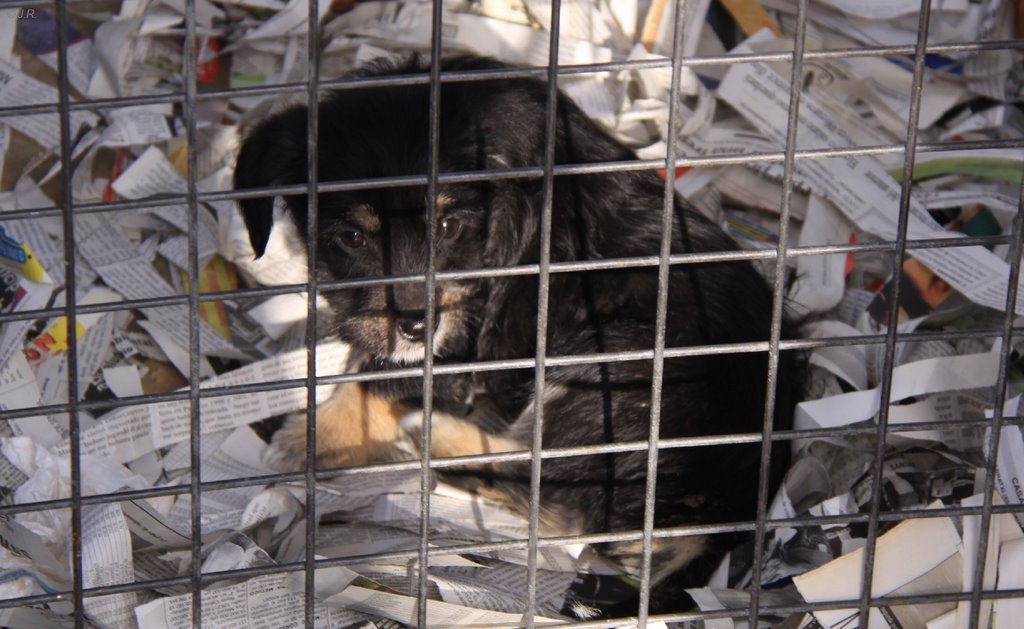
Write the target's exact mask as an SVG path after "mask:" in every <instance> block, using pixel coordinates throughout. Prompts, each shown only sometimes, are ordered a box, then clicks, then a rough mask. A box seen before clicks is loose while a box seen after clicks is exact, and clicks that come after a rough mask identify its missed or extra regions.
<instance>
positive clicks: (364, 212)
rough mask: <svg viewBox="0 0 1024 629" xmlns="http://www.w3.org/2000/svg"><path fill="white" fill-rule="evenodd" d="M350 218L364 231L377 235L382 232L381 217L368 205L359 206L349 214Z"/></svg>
mask: <svg viewBox="0 0 1024 629" xmlns="http://www.w3.org/2000/svg"><path fill="white" fill-rule="evenodd" d="M348 218H349V220H351V221H352V222H353V223H355V224H356V225H359V226H360V227H362V228H363V231H365V232H368V233H371V234H375V233H377V232H379V231H380V217H379V216H377V213H376V212H374V211H373V208H371V207H370V206H368V205H357V206H356V207H354V208H352V209H351V210H350V211H349V213H348Z"/></svg>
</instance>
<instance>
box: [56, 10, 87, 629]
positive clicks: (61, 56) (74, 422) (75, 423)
mask: <svg viewBox="0 0 1024 629" xmlns="http://www.w3.org/2000/svg"><path fill="white" fill-rule="evenodd" d="M65 2H66V0H57V2H56V4H55V13H56V18H57V25H56V28H57V74H58V77H57V78H58V81H59V84H58V88H59V89H58V103H57V105H58V107H57V109H58V115H59V116H60V162H61V183H62V185H63V186H64V191H63V196H64V198H63V199H62V200H61V205H62V206H63V207H62V208H61V210H62V212H61V218H62V226H63V231H64V292H65V296H66V297H65V300H64V316H65V317H66V319H67V329H68V330H70V331H71V332H70V333H69V334H68V340H67V343H68V348H67V361H68V362H67V365H68V393H67V395H68V434H69V438H70V440H71V452H70V454H69V455H68V456H70V457H71V461H70V468H71V469H70V477H69V483H70V485H71V587H72V595H71V599H72V602H73V604H74V623H75V628H76V629H80V628H81V627H84V626H85V607H84V605H83V596H82V587H83V584H82V462H81V458H80V454H81V443H79V441H80V438H81V424H80V422H79V419H80V418H79V416H78V334H76V333H75V332H74V331H75V330H77V329H78V324H77V313H76V306H77V304H76V303H75V302H76V296H75V293H76V292H77V289H78V286H77V284H76V282H75V215H74V195H73V194H72V184H71V174H72V173H71V169H72V165H71V113H70V112H71V94H70V92H69V89H70V87H69V85H70V82H69V78H68V33H67V23H68V22H67V20H68V16H67V5H66V4H65Z"/></svg>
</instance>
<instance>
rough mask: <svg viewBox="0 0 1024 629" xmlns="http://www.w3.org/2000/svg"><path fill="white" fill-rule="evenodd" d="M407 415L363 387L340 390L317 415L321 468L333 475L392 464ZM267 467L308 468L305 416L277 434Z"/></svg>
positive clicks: (298, 416)
mask: <svg viewBox="0 0 1024 629" xmlns="http://www.w3.org/2000/svg"><path fill="white" fill-rule="evenodd" d="M406 412H408V409H407V408H406V407H404V406H402V405H401V404H399V403H397V402H394V401H392V400H389V399H386V398H383V397H381V396H379V395H375V394H373V393H371V392H370V391H368V390H367V388H366V387H365V386H363V385H362V384H360V383H358V382H351V383H347V384H344V385H341V386H340V387H339V388H338V390H337V391H336V392H335V393H334V395H332V396H331V398H330V399H329V400H327V401H326V402H324V403H323V404H321V405H320V406H318V407H317V409H316V466H317V468H318V469H321V470H322V469H331V468H337V467H347V466H352V465H362V464H366V463H374V462H381V461H391V460H394V459H395V458H396V457H398V456H399V452H398V450H397V449H396V445H397V444H398V442H399V441H400V440H402V439H403V438H404V433H403V431H402V430H401V428H400V426H399V421H400V420H401V418H402V416H403V415H404V414H405V413H406ZM267 462H268V463H269V464H270V465H271V466H272V467H274V468H275V469H280V470H299V469H302V468H303V466H304V465H305V462H306V415H305V414H304V413H303V414H296V415H291V416H289V417H288V419H287V420H285V424H284V426H283V427H282V428H281V429H280V430H278V431H277V432H276V433H275V434H274V438H273V442H272V444H271V448H270V450H269V451H268V455H267Z"/></svg>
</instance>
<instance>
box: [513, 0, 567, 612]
mask: <svg viewBox="0 0 1024 629" xmlns="http://www.w3.org/2000/svg"><path fill="white" fill-rule="evenodd" d="M561 22H562V2H561V0H554V1H553V2H552V3H551V32H550V33H549V37H548V76H547V94H546V103H545V107H544V164H543V166H544V177H543V179H542V186H543V187H542V189H541V213H540V243H539V244H540V251H539V258H540V259H539V264H538V271H537V345H536V348H535V354H534V357H535V360H536V365H535V367H534V372H533V400H534V402H533V435H532V438H533V440H532V441H531V443H530V510H529V513H528V518H529V532H528V535H527V542H526V574H527V581H526V616H525V618H524V619H523V620H524V623H525V627H526V628H527V629H533V626H534V616H536V614H537V544H538V542H539V539H540V526H539V520H540V501H541V495H540V483H541V452H542V450H543V445H544V439H543V436H544V387H545V380H546V379H547V369H546V365H545V358H546V356H547V351H548V306H549V299H548V297H549V293H550V286H551V211H552V202H553V199H554V192H555V170H554V169H555V144H556V140H557V138H558V49H559V40H558V34H559V31H560V30H561Z"/></svg>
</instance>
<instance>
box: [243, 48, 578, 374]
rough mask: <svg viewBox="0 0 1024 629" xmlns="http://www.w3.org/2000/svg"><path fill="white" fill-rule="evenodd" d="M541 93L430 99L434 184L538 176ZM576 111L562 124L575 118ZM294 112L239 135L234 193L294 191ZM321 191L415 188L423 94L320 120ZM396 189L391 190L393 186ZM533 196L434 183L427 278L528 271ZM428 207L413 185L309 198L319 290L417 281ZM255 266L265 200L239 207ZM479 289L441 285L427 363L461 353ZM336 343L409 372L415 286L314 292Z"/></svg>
mask: <svg viewBox="0 0 1024 629" xmlns="http://www.w3.org/2000/svg"><path fill="white" fill-rule="evenodd" d="M443 67H444V69H446V70H451V69H471V70H473V69H486V68H496V67H501V66H500V65H498V64H497V63H496V62H493V61H488V60H482V59H470V58H466V59H460V60H453V61H448V62H444V65H443ZM424 71H426V67H425V66H424V65H423V64H420V63H418V62H417V61H415V60H414V61H412V62H409V63H408V64H406V65H402V66H395V65H387V64H378V65H377V66H376V67H375V68H373V69H371V70H363V71H362V72H361V73H360V74H361V75H362V76H370V75H372V76H382V75H399V74H411V73H422V72H424ZM545 100H546V95H545V92H544V87H543V85H542V84H540V83H539V82H535V81H518V82H515V81H512V82H510V81H486V82H482V83H481V82H471V83H465V82H464V83H459V82H456V83H445V84H443V87H442V93H441V103H442V105H441V120H440V142H439V147H438V150H439V160H438V166H439V170H440V172H467V171H481V170H486V169H494V168H507V167H520V166H539V165H541V164H542V163H543V133H544V131H543V130H544V123H543V121H544V106H545ZM574 111H575V110H574ZM308 113H309V112H308V111H307V109H306V108H305V107H295V108H292V109H289V110H287V111H284V112H282V113H279V114H277V115H274V116H272V117H270V118H268V119H266V120H264V121H262V122H261V123H259V124H258V125H256V126H255V127H254V128H253V129H251V130H249V131H248V133H246V135H245V139H244V141H243V144H242V148H241V151H240V153H239V156H238V161H237V166H236V172H235V187H236V188H237V189H246V188H258V187H264V186H272V185H286V184H305V183H307V181H308V176H307V168H308V167H307V135H308V133H307V128H308V127H307V118H308ZM318 126H319V141H318V157H317V161H318V178H319V181H320V182H331V181H351V180H368V179H379V178H386V177H407V178H408V176H420V177H422V176H424V175H426V173H427V169H428V163H429V150H430V135H429V130H430V124H429V86H428V85H426V84H418V85H400V86H387V87H366V88H362V87H358V88H349V89H345V90H341V91H338V92H336V93H334V94H333V95H331V96H330V97H328V98H326V99H324V100H323V101H322V102H321V104H320V109H319V122H318ZM399 183H401V182H399ZM540 191H541V183H540V181H539V180H537V179H536V178H534V179H519V180H513V179H504V180H502V179H496V180H493V181H485V182H474V183H442V184H440V185H438V187H437V193H436V198H435V199H434V206H435V208H436V220H435V225H434V232H435V241H434V265H433V267H434V269H435V271H447V270H468V269H480V268H488V267H505V266H510V265H515V264H520V263H524V262H531V261H535V259H536V253H535V252H536V248H537V245H536V242H537V234H536V232H537V223H538V220H539V218H538V217H539V211H538V209H539V204H540V196H541V195H540ZM284 201H285V204H286V206H287V208H288V210H289V212H290V214H291V216H292V218H293V219H294V220H295V222H296V225H297V226H298V228H299V232H300V233H302V234H305V233H306V232H307V229H308V219H307V217H308V213H307V205H308V199H307V197H306V196H305V195H293V196H286V197H285V198H284ZM429 201H430V200H429V199H428V198H427V187H426V186H424V185H398V183H396V184H395V185H382V184H378V187H373V186H372V185H371V187H365V188H361V189H358V190H347V191H340V192H321V193H320V194H319V196H318V223H317V245H318V254H317V259H318V273H319V276H320V277H321V278H322V279H323V280H361V279H373V278H381V277H385V276H409V275H423V274H424V273H425V271H426V269H427V259H428V242H427V239H428V226H427V224H426V218H427V214H428V211H427V210H428V206H429ZM239 205H240V208H241V211H242V214H243V217H244V218H245V221H246V225H247V226H248V228H249V232H250V239H251V241H252V244H253V248H254V249H255V251H256V254H257V256H259V255H262V253H263V251H264V249H265V247H266V244H267V241H268V238H269V235H270V229H271V224H272V221H273V218H272V217H273V199H271V198H258V199H245V200H242V201H240V202H239ZM489 286H490V284H489V283H488V281H487V280H441V281H438V282H437V284H436V292H435V304H436V309H435V316H434V323H435V330H434V334H433V353H434V355H435V356H437V357H442V358H443V357H455V358H459V357H465V356H466V355H467V352H469V351H471V350H472V343H473V339H474V338H475V337H476V331H477V329H476V326H477V325H478V324H479V320H480V317H481V315H482V311H483V309H484V303H485V301H486V298H487V297H486V294H487V291H488V287H489ZM324 296H325V297H326V298H327V300H328V301H329V303H330V304H331V306H332V309H333V313H334V315H335V319H336V325H337V328H338V331H339V333H340V336H341V337H342V338H343V339H344V340H346V341H348V342H350V343H352V344H353V345H355V346H356V347H358V348H360V349H362V350H363V351H365V352H367V353H368V354H370V355H371V356H373V357H375V358H377V359H383V360H391V361H394V362H398V363H405V364H408V363H414V362H419V361H420V360H422V358H423V356H424V347H423V338H424V335H425V320H426V312H425V302H426V292H425V287H424V283H423V281H422V280H420V281H397V282H393V283H389V284H387V285H382V284H379V283H378V284H374V285H369V286H366V285H364V286H362V287H351V288H343V289H340V290H329V291H325V292H324Z"/></svg>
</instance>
